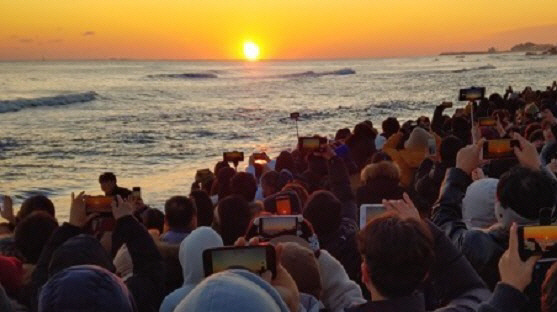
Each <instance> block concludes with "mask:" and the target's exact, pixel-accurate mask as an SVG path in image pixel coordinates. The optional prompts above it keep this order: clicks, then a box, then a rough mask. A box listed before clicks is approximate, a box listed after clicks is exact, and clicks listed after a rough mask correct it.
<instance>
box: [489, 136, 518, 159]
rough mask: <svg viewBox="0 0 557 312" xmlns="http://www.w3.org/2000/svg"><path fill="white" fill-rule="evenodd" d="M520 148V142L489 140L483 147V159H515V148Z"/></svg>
mask: <svg viewBox="0 0 557 312" xmlns="http://www.w3.org/2000/svg"><path fill="white" fill-rule="evenodd" d="M515 146H516V147H520V143H519V141H518V140H511V139H497V140H487V141H485V142H484V146H483V159H502V158H515V157H516V155H515V154H514V149H513V148H514V147H515Z"/></svg>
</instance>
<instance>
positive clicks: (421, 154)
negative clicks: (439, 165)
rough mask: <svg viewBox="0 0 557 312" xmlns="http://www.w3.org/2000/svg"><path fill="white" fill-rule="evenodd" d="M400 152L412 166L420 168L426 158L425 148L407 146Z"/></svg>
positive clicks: (403, 158)
mask: <svg viewBox="0 0 557 312" xmlns="http://www.w3.org/2000/svg"><path fill="white" fill-rule="evenodd" d="M398 152H399V154H400V157H401V158H402V160H404V162H406V164H407V165H408V167H410V168H414V169H416V168H419V167H420V165H421V164H422V161H424V159H425V148H405V149H403V150H399V151H398Z"/></svg>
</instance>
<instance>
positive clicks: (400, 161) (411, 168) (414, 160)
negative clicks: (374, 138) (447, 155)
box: [383, 132, 426, 187]
mask: <svg viewBox="0 0 557 312" xmlns="http://www.w3.org/2000/svg"><path fill="white" fill-rule="evenodd" d="M402 137H403V134H402V132H398V133H396V134H393V135H391V137H390V138H389V139H388V140H387V142H385V145H383V151H384V152H385V153H387V154H388V155H389V156H390V157H391V158H392V159H393V162H394V163H395V164H397V165H398V168H399V169H400V183H401V184H402V186H404V187H409V186H410V185H411V184H412V180H413V179H414V173H415V172H416V170H417V169H418V168H419V167H420V164H421V163H422V161H423V160H424V158H425V157H426V154H425V153H426V151H425V149H412V148H410V149H406V148H405V149H401V150H398V149H396V147H397V145H398V144H399V143H400V140H401V139H402Z"/></svg>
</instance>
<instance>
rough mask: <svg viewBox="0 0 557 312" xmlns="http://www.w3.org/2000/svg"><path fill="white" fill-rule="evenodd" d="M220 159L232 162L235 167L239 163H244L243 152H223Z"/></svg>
mask: <svg viewBox="0 0 557 312" xmlns="http://www.w3.org/2000/svg"><path fill="white" fill-rule="evenodd" d="M222 158H223V160H224V161H226V162H232V163H233V164H234V165H235V166H237V165H238V163H239V162H241V161H244V152H238V151H233V152H224V153H223V154H222Z"/></svg>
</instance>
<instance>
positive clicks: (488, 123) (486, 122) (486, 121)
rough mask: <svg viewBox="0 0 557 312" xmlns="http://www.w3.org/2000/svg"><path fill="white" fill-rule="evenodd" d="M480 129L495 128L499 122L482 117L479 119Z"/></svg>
mask: <svg viewBox="0 0 557 312" xmlns="http://www.w3.org/2000/svg"><path fill="white" fill-rule="evenodd" d="M478 123H479V126H480V127H495V126H496V125H497V120H495V118H491V117H482V118H480V119H478Z"/></svg>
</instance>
